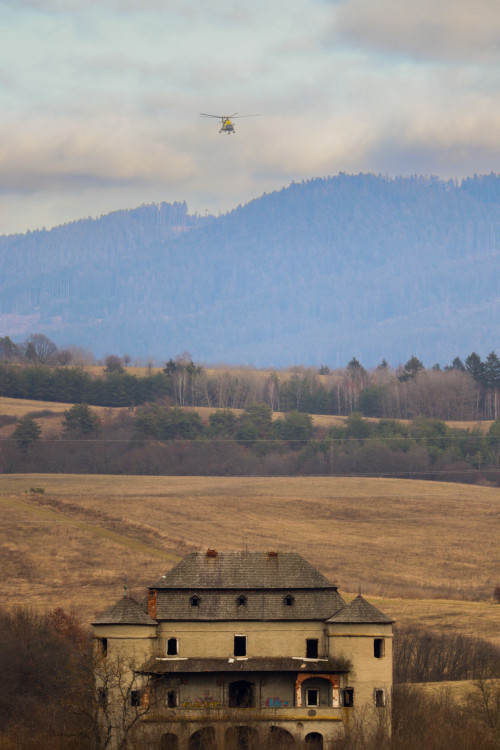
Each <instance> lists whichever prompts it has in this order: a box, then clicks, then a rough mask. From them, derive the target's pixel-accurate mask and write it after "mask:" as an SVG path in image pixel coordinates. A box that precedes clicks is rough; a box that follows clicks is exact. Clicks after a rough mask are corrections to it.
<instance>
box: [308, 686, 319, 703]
mask: <svg viewBox="0 0 500 750" xmlns="http://www.w3.org/2000/svg"><path fill="white" fill-rule="evenodd" d="M306 705H307V706H319V692H318V690H313V689H312V688H311V689H309V690H308V691H307V694H306Z"/></svg>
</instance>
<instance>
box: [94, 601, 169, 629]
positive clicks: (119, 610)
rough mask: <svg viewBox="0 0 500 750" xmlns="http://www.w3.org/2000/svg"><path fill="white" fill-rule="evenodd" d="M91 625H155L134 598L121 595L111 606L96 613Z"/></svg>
mask: <svg viewBox="0 0 500 750" xmlns="http://www.w3.org/2000/svg"><path fill="white" fill-rule="evenodd" d="M92 625H156V621H155V620H153V619H152V618H151V617H150V616H149V615H148V614H147V613H146V612H144V610H143V609H142V607H141V605H140V604H139V603H138V602H136V600H135V599H131V598H130V597H129V596H123V597H122V598H121V599H120V601H119V602H117V603H116V604H115V605H114V606H113V607H111V608H110V609H108V610H106V612H104V613H103V614H102V615H98V616H97V617H96V619H95V620H94V622H93V623H92Z"/></svg>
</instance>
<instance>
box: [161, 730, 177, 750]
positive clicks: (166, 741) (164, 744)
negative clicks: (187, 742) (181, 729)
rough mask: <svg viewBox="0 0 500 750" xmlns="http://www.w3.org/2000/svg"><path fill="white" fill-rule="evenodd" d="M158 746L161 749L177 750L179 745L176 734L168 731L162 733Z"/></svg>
mask: <svg viewBox="0 0 500 750" xmlns="http://www.w3.org/2000/svg"><path fill="white" fill-rule="evenodd" d="M160 747H161V750H178V747H179V738H178V737H177V735H176V734H172V732H168V734H164V735H163V736H162V738H161V741H160Z"/></svg>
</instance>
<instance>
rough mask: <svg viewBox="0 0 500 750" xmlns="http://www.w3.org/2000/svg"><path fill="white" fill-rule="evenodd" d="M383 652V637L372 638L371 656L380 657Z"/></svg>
mask: <svg viewBox="0 0 500 750" xmlns="http://www.w3.org/2000/svg"><path fill="white" fill-rule="evenodd" d="M384 654H385V642H384V639H383V638H374V639H373V656H374V657H375V658H376V659H381V658H382V657H383V656H384Z"/></svg>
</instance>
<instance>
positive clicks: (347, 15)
mask: <svg viewBox="0 0 500 750" xmlns="http://www.w3.org/2000/svg"><path fill="white" fill-rule="evenodd" d="M334 18H335V21H334V33H335V36H336V38H340V39H343V40H351V41H352V42H355V43H356V44H358V45H361V46H362V47H364V48H368V49H372V50H377V51H379V52H382V53H395V54H398V55H409V56H412V57H414V58H417V59H420V60H452V61H465V60H468V61H470V62H477V61H481V62H483V63H484V62H486V63H488V62H492V61H495V60H498V57H499V56H500V4H499V3H498V0H475V1H474V2H470V0H438V1H437V2H436V0H418V2H415V0H348V2H346V3H345V4H344V5H343V6H341V7H340V8H338V9H336V10H335V11H334Z"/></svg>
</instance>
